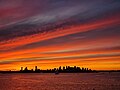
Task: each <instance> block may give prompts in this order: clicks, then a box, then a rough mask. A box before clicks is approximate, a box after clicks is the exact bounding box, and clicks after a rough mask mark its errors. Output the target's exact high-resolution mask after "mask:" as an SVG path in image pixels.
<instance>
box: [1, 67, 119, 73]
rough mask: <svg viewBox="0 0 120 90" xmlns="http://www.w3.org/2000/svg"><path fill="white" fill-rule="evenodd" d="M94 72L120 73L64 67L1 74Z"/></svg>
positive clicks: (24, 69) (36, 68)
mask: <svg viewBox="0 0 120 90" xmlns="http://www.w3.org/2000/svg"><path fill="white" fill-rule="evenodd" d="M92 72H120V70H91V69H89V68H84V67H81V68H80V67H78V66H73V67H71V66H63V67H61V66H60V67H58V68H53V69H46V70H42V69H39V68H38V67H37V66H35V69H31V70H29V69H28V67H25V68H23V67H21V69H20V70H19V71H11V70H10V71H0V73H55V74H59V73H92Z"/></svg>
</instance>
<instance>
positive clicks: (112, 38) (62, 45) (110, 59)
mask: <svg viewBox="0 0 120 90" xmlns="http://www.w3.org/2000/svg"><path fill="white" fill-rule="evenodd" d="M119 9H120V1H119V0H109V1H108V0H100V1H96V0H91V1H90V2H89V0H84V1H83V0H60V1H58V0H44V1H43V0H34V1H33V0H20V1H18V0H11V1H9V0H0V69H1V70H8V69H19V68H20V67H21V66H28V67H30V68H32V67H34V66H35V65H38V66H40V67H41V68H43V69H44V68H53V67H57V66H59V65H62V66H64V65H78V66H83V67H88V68H91V69H120V67H119V66H120V40H119V39H120V18H119V16H120V13H119ZM48 66H49V67H48Z"/></svg>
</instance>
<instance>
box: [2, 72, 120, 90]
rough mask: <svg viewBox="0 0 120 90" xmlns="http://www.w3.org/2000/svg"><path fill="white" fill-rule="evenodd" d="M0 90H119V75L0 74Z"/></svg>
mask: <svg viewBox="0 0 120 90" xmlns="http://www.w3.org/2000/svg"><path fill="white" fill-rule="evenodd" d="M0 90H120V73H79V74H77V73H76V74H72V73H71V74H59V75H55V74H41V73H40V74H39V73H38V74H36V73H32V74H0Z"/></svg>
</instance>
